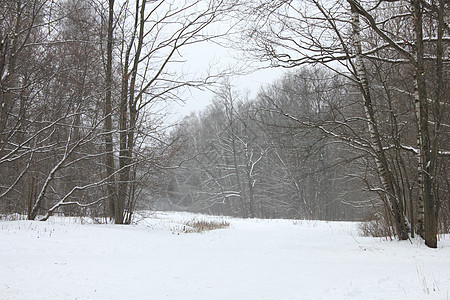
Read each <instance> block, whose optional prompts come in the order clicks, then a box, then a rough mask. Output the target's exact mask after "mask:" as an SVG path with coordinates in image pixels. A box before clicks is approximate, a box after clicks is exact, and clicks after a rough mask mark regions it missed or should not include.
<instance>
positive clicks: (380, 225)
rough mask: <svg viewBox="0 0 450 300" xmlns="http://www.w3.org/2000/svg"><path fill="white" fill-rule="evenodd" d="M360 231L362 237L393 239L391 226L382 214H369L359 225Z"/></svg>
mask: <svg viewBox="0 0 450 300" xmlns="http://www.w3.org/2000/svg"><path fill="white" fill-rule="evenodd" d="M359 231H360V232H361V235H362V236H367V237H369V236H372V237H384V238H391V239H392V237H393V233H392V230H391V226H389V223H388V222H387V221H386V218H385V216H384V215H382V214H380V213H368V214H367V215H366V216H365V217H364V219H363V220H362V222H361V223H360V224H359Z"/></svg>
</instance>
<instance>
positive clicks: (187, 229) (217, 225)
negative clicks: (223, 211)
mask: <svg viewBox="0 0 450 300" xmlns="http://www.w3.org/2000/svg"><path fill="white" fill-rule="evenodd" d="M229 226H230V223H229V222H227V221H225V220H209V221H206V220H196V219H194V220H190V221H187V222H186V223H184V227H183V232H184V233H202V232H204V231H209V230H215V229H222V228H227V227H229Z"/></svg>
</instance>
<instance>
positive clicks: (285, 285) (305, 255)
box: [0, 212, 450, 300]
mask: <svg viewBox="0 0 450 300" xmlns="http://www.w3.org/2000/svg"><path fill="white" fill-rule="evenodd" d="M192 219H219V220H223V219H225V220H226V221H228V222H229V223H230V227H228V228H225V229H219V230H213V231H208V232H203V233H184V232H183V228H184V227H185V225H184V223H186V222H187V221H189V220H192ZM81 221H82V220H81V219H70V218H51V219H50V220H49V221H47V222H38V221H36V222H34V221H2V222H0V244H1V245H2V247H0V299H196V300H198V299H448V297H449V290H450V236H448V235H447V236H444V237H441V240H440V241H439V247H438V249H429V248H427V247H426V246H425V245H424V244H423V243H422V242H421V241H420V240H413V241H412V243H411V242H409V241H405V242H398V241H386V240H381V239H377V238H368V237H361V236H360V235H359V234H358V230H357V223H350V222H321V221H294V220H260V219H253V220H243V219H232V218H220V217H208V216H201V215H193V214H187V213H167V212H157V213H153V214H150V213H148V214H147V216H144V215H143V216H142V217H141V218H139V221H138V222H137V223H136V224H135V225H132V226H116V225H96V224H89V223H88V222H87V220H86V219H85V220H84V222H81Z"/></svg>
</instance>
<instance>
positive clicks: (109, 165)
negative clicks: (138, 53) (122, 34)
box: [104, 0, 117, 219]
mask: <svg viewBox="0 0 450 300" xmlns="http://www.w3.org/2000/svg"><path fill="white" fill-rule="evenodd" d="M113 21H114V0H109V10H108V29H107V31H108V32H107V35H108V37H107V46H106V74H105V75H106V78H105V89H106V94H105V105H104V116H105V164H106V177H107V178H108V179H107V182H108V184H107V193H108V195H107V199H108V203H109V208H110V211H109V214H110V215H109V216H110V218H111V219H112V218H115V217H116V213H115V212H116V207H117V197H116V189H115V180H114V169H115V167H114V152H113V151H114V149H113V134H112V131H113V128H112V101H111V97H112V96H111V92H112V59H113V58H112V51H113V31H114V27H113V26H114V25H113Z"/></svg>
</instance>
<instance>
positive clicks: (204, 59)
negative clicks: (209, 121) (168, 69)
mask: <svg viewBox="0 0 450 300" xmlns="http://www.w3.org/2000/svg"><path fill="white" fill-rule="evenodd" d="M182 57H183V60H184V61H185V62H184V63H183V64H182V69H183V72H187V73H191V74H202V73H206V72H208V70H210V71H211V72H213V73H216V72H220V71H221V70H222V69H226V68H227V67H229V66H237V67H243V66H244V65H247V64H248V63H249V62H248V61H245V60H244V58H243V55H242V53H239V51H238V50H233V49H228V48H225V47H221V46H219V45H217V44H211V43H201V44H197V45H190V46H189V47H187V48H185V52H184V53H183V54H182ZM245 69H246V72H249V74H247V75H234V76H232V77H231V78H230V79H231V80H230V81H231V83H232V85H233V87H234V88H235V90H238V91H243V92H245V91H249V92H250V97H253V96H255V95H256V93H257V92H258V91H259V89H260V87H261V86H264V85H267V84H270V83H272V82H273V81H274V80H276V79H278V78H280V77H281V75H282V73H283V69H275V68H271V69H267V68H265V69H260V70H257V69H256V67H252V68H245ZM213 97H214V94H213V92H211V91H208V90H204V91H200V90H191V92H190V93H189V92H187V93H185V94H184V96H183V98H184V99H185V101H186V102H185V104H182V103H178V104H176V105H173V106H172V107H171V110H172V112H173V113H174V114H175V115H176V116H177V117H183V116H187V115H189V114H191V113H193V112H199V111H201V110H202V109H204V108H205V107H206V106H208V105H209V104H210V103H211V100H212V98H213Z"/></svg>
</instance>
